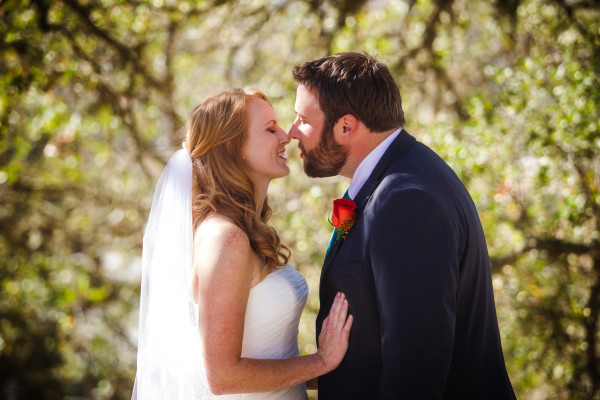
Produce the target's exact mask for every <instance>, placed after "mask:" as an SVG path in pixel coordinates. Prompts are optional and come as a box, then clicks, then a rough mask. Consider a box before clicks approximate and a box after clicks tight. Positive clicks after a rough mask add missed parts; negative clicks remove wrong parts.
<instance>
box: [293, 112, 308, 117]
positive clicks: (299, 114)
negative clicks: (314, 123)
mask: <svg viewBox="0 0 600 400" xmlns="http://www.w3.org/2000/svg"><path fill="white" fill-rule="evenodd" d="M294 112H295V113H296V115H297V116H299V117H300V118H302V119H307V118H306V115H302V114H301V113H299V112H298V111H296V110H294Z"/></svg>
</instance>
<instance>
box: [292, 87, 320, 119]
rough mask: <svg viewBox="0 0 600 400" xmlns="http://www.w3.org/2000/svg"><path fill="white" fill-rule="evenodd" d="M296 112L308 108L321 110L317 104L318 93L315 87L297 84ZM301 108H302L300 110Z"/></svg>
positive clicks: (298, 112)
mask: <svg viewBox="0 0 600 400" xmlns="http://www.w3.org/2000/svg"><path fill="white" fill-rule="evenodd" d="M295 107H296V110H295V111H296V114H298V115H300V113H301V111H306V110H310V109H316V110H319V111H320V110H321V107H320V105H319V93H318V91H317V90H316V89H314V88H310V87H308V86H304V85H298V88H297V90H296V105H295ZM301 109H302V110H301Z"/></svg>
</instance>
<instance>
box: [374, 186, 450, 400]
mask: <svg viewBox="0 0 600 400" xmlns="http://www.w3.org/2000/svg"><path fill="white" fill-rule="evenodd" d="M439 200H440V199H434V198H433V197H432V196H431V195H430V194H428V193H426V192H425V191H423V190H421V189H419V188H409V189H406V188H404V189H394V190H392V191H390V192H388V193H385V195H383V196H382V195H380V196H378V197H377V198H374V199H373V210H374V214H373V217H372V224H371V225H370V228H369V229H370V231H371V242H370V244H369V246H370V254H371V264H372V269H373V276H374V281H375V291H376V297H377V306H378V309H379V314H380V315H379V316H380V334H381V357H382V376H381V385H380V398H382V399H392V398H398V394H399V393H401V394H402V398H406V399H440V398H442V396H443V393H444V386H445V384H446V378H447V375H448V370H449V366H450V361H451V357H452V348H453V342H454V333H455V324H456V293H457V282H458V264H459V261H458V260H459V256H458V252H459V250H458V233H457V229H456V228H455V227H454V226H453V225H452V223H451V220H450V218H449V216H448V215H447V213H446V212H444V209H443V207H442V206H441V204H442V202H440V201H439Z"/></svg>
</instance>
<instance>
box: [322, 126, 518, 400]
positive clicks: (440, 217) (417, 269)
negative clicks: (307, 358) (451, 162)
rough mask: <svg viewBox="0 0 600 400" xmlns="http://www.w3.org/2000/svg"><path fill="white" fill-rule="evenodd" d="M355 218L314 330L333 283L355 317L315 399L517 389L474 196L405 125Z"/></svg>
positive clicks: (482, 395)
mask: <svg viewBox="0 0 600 400" xmlns="http://www.w3.org/2000/svg"><path fill="white" fill-rule="evenodd" d="M354 201H355V202H356V204H357V209H356V223H355V225H354V227H353V228H352V230H351V231H350V233H349V234H348V236H347V238H346V239H345V240H341V241H339V242H338V243H337V244H334V245H333V246H332V248H331V250H330V252H329V254H328V255H327V257H326V259H325V262H324V265H323V269H322V271H321V283H320V288H319V297H320V301H321V309H320V312H319V315H318V317H317V337H318V334H319V332H320V330H321V326H322V323H323V320H324V318H325V317H326V316H327V313H328V311H329V308H330V307H331V304H332V302H333V299H334V296H335V294H336V293H337V292H338V291H341V292H344V293H345V295H346V297H347V298H348V302H349V306H350V313H351V314H352V315H353V316H354V323H353V326H352V331H351V333H350V344H349V348H348V352H347V353H346V356H345V358H344V360H343V361H342V363H341V364H340V366H339V367H338V368H337V369H336V370H334V371H332V372H330V373H328V374H326V375H323V376H321V377H319V398H320V399H325V400H327V399H375V398H380V399H418V400H423V399H457V400H458V399H460V400H468V399H485V400H490V399H514V398H515V395H514V392H513V389H512V387H511V384H510V381H509V378H508V375H507V372H506V367H505V365H504V357H503V354H502V348H501V346H500V334H499V331H498V322H497V319H496V311H495V307H494V297H493V292H492V282H491V273H490V262H489V257H488V253H487V246H486V242H485V237H484V234H483V230H482V227H481V223H480V221H479V216H478V214H477V210H476V209H475V205H474V204H473V201H472V199H471V197H470V196H469V193H468V192H467V190H466V189H465V187H464V185H463V184H462V183H461V181H460V180H459V179H458V177H457V176H456V174H455V173H454V172H453V171H452V169H451V168H450V167H449V166H448V165H447V164H446V163H445V162H444V161H443V160H442V159H441V158H439V157H438V156H437V155H436V154H435V153H434V152H433V151H431V150H430V149H429V148H428V147H426V146H425V145H423V144H422V143H419V142H417V141H416V140H415V139H414V138H413V137H412V136H411V135H409V134H408V133H407V132H406V131H404V130H403V131H402V132H401V133H400V135H399V136H398V137H397V138H396V139H395V140H394V142H393V143H392V144H391V146H390V147H389V148H388V150H387V151H386V153H385V154H384V155H383V157H382V158H381V160H380V161H379V163H378V164H377V166H376V167H375V169H374V170H373V172H372V174H371V176H370V177H369V178H368V179H367V181H366V182H365V184H364V186H363V187H362V189H361V190H360V192H359V193H358V194H357V196H356V198H355V199H354Z"/></svg>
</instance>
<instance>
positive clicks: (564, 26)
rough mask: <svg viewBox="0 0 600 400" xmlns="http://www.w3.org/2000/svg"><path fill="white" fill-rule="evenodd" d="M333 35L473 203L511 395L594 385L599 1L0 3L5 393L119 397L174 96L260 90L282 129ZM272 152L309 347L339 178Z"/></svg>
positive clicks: (180, 131) (172, 139) (0, 335)
mask: <svg viewBox="0 0 600 400" xmlns="http://www.w3.org/2000/svg"><path fill="white" fill-rule="evenodd" d="M349 50H352V51H366V52H369V53H371V54H375V55H377V56H378V58H379V59H380V60H382V61H384V62H385V63H386V64H387V65H389V67H390V69H391V70H392V72H393V74H394V77H395V79H396V82H397V83H398V85H399V87H400V90H401V93H402V97H403V102H404V109H405V114H406V119H407V125H406V129H407V130H408V131H409V132H410V133H411V134H413V135H414V136H416V137H417V138H418V139H419V140H421V141H422V142H424V143H426V144H427V145H429V146H430V147H432V148H433V149H434V150H436V151H437V152H438V153H439V154H440V155H441V156H442V157H443V158H444V159H445V160H446V161H447V162H448V163H449V164H450V165H451V166H452V168H453V169H454V170H455V171H456V173H457V174H458V175H459V176H460V177H461V179H462V180H463V182H464V183H465V184H466V186H467V188H468V189H469V191H470V193H471V195H472V197H473V199H474V201H475V203H476V205H477V208H478V210H479V212H480V217H481V221H482V223H483V225H484V229H485V233H486V237H487V240H488V245H489V251H490V255H491V258H492V263H491V269H492V273H493V285H494V293H495V298H496V308H497V313H498V322H499V325H500V331H501V335H502V341H503V348H504V354H505V358H506V365H507V368H508V371H509V375H510V377H511V380H512V383H513V385H514V388H515V391H516V392H517V395H518V397H519V398H520V399H535V400H537V399H598V398H600V361H599V358H598V357H599V356H600V352H599V348H598V347H599V344H600V340H599V333H600V329H599V326H598V318H599V316H600V242H599V239H600V238H599V231H600V155H599V154H600V151H599V150H600V135H599V124H600V122H599V112H598V109H599V107H600V80H599V76H600V5H599V3H598V2H597V1H594V0H496V1H495V2H493V1H484V0H419V1H414V0H406V1H401V0H390V1H383V0H372V1H364V0H340V1H333V0H328V1H314V0H311V1H300V0H279V1H267V0H247V1H229V0H207V1H200V0H198V1H174V0H172V1H171V0H127V1H125V0H101V1H100V0H99V1H92V0H0V292H1V295H0V398H3V399H7V400H9V399H129V398H130V396H131V388H132V385H133V379H134V376H135V356H136V346H137V342H136V341H137V338H136V329H137V307H138V302H139V279H140V257H141V244H142V235H143V230H144V226H145V223H146V220H147V216H148V212H149V207H150V204H151V201H152V194H153V189H154V185H155V183H156V180H157V178H158V174H159V173H160V171H161V170H162V168H163V166H164V164H165V163H166V160H168V158H169V156H170V155H171V154H172V153H173V152H174V151H175V150H176V149H177V148H178V146H179V145H180V143H181V141H182V138H183V135H184V133H185V132H184V125H185V120H186V118H187V115H188V112H189V111H190V110H191V108H192V107H193V105H194V104H195V103H197V102H198V101H199V100H200V99H202V98H203V97H204V96H206V95H208V94H211V93H213V92H215V91H217V90H220V89H224V88H229V87H243V86H254V87H258V88H260V89H262V90H263V91H265V92H266V93H267V94H268V95H269V96H270V98H271V100H272V102H273V104H274V107H275V109H276V112H277V114H278V116H279V118H280V120H281V125H282V126H283V127H284V129H287V128H289V126H290V125H291V123H292V120H293V117H294V113H293V104H294V100H295V95H294V93H295V88H294V83H293V81H292V79H291V69H292V67H293V66H294V65H298V64H302V63H304V62H305V61H308V60H311V59H314V58H317V57H321V56H325V55H328V54H332V53H336V52H340V51H349ZM288 156H289V159H290V161H289V165H290V167H291V170H292V173H291V175H290V176H289V177H288V178H284V179H280V180H277V181H275V182H273V184H272V185H271V188H270V196H271V200H272V204H273V208H274V218H273V219H272V224H273V225H274V226H275V227H276V228H277V229H278V231H279V233H280V235H281V237H282V239H283V241H284V242H285V243H287V245H288V246H290V248H291V249H292V251H293V256H292V262H293V264H294V265H296V267H297V268H298V269H299V270H300V271H301V272H302V273H303V274H304V276H305V277H306V279H307V280H308V282H309V285H310V297H309V301H308V304H307V307H306V309H305V312H304V315H303V318H302V322H301V326H300V348H301V351H302V352H307V353H310V352H312V351H314V350H315V344H314V343H315V340H314V319H315V316H316V312H317V310H318V306H319V305H318V296H317V293H318V280H319V272H320V265H321V263H322V260H323V257H324V251H325V249H326V247H327V242H328V240H329V236H330V232H331V228H330V226H329V224H328V222H327V218H328V217H329V216H330V211H329V210H330V205H331V201H332V200H333V199H334V198H336V197H339V196H340V194H341V193H343V191H344V190H345V188H346V186H347V184H348V181H347V180H346V179H343V178H329V179H320V180H310V179H308V178H306V177H305V176H304V174H303V172H302V166H301V161H300V160H299V159H298V151H297V149H296V145H295V143H292V144H291V145H290V146H288ZM399 228H400V229H401V227H399ZM474 301H477V300H476V299H474ZM407 329H410V327H407ZM399 379H402V377H399ZM374 395H375V394H374ZM311 396H316V393H311Z"/></svg>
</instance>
